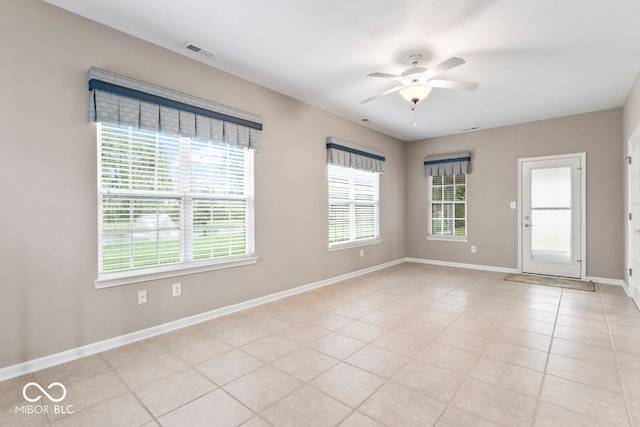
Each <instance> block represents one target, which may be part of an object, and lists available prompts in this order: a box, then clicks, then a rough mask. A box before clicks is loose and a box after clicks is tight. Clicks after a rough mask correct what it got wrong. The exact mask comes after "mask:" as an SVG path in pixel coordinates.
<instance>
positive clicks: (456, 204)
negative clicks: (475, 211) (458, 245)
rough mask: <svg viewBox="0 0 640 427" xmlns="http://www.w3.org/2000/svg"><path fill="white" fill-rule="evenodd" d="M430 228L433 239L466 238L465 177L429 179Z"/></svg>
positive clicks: (447, 176)
mask: <svg viewBox="0 0 640 427" xmlns="http://www.w3.org/2000/svg"><path fill="white" fill-rule="evenodd" d="M430 199H431V201H430V204H431V227H430V231H429V234H430V235H431V236H434V237H444V238H451V239H456V238H457V239H461V238H465V237H466V236H467V175H465V174H459V175H436V176H433V177H431V198H430Z"/></svg>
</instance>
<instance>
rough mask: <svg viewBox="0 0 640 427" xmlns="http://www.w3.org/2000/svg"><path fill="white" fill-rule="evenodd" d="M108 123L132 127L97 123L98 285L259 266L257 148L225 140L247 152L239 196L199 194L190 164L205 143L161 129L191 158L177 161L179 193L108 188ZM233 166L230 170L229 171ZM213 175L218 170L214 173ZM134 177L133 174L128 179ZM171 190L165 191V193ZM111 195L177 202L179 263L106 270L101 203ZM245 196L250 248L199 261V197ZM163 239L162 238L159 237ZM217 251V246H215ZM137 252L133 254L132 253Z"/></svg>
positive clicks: (246, 242) (209, 199) (181, 154)
mask: <svg viewBox="0 0 640 427" xmlns="http://www.w3.org/2000/svg"><path fill="white" fill-rule="evenodd" d="M104 126H109V127H113V128H119V129H123V128H127V126H120V125H114V124H102V123H97V125H96V137H97V208H98V212H97V214H98V215H97V223H98V236H97V238H98V242H97V243H98V277H97V279H96V280H95V286H96V288H105V287H111V286H120V285H126V284H130V283H137V282H142V281H148V280H155V279H162V278H168V277H175V276H181V275H184V274H192V273H197V272H203V271H210V270H218V269H223V268H231V267H237V266H242V265H249V264H255V263H256V262H257V260H258V258H257V257H255V256H254V255H255V219H254V203H255V194H254V186H255V179H254V171H255V167H254V151H253V150H251V149H247V148H242V147H234V146H229V145H226V144H220V146H221V147H222V146H224V145H226V147H225V149H226V150H227V153H229V150H233V149H236V148H237V149H240V150H244V153H243V157H242V159H243V163H242V167H243V168H244V169H245V176H244V180H245V182H244V183H243V188H244V189H245V191H244V194H242V195H240V196H238V195H233V196H232V195H229V194H221V195H214V194H213V193H206V192H204V193H198V192H195V191H194V189H195V188H191V186H192V176H191V174H190V168H191V167H192V166H193V165H195V164H196V161H192V159H191V150H192V149H193V147H195V146H196V145H197V144H198V143H200V141H194V140H192V139H190V138H184V137H178V136H167V135H163V134H160V133H158V132H156V133H155V138H156V139H158V138H173V139H175V140H177V141H178V142H177V144H178V147H179V148H178V150H179V154H178V158H179V159H188V161H186V162H184V161H182V160H178V163H179V166H178V170H179V173H178V176H179V182H177V183H176V184H177V186H178V187H179V189H178V191H166V190H165V191H161V190H158V189H154V190H148V191H144V190H130V189H114V188H110V187H108V186H106V187H105V186H103V179H102V176H101V175H102V159H101V157H102V151H103V148H102V136H101V132H102V128H103V127H104ZM128 131H129V132H130V134H131V133H132V132H136V133H146V132H148V134H149V135H153V134H154V133H153V132H150V131H143V130H138V129H132V128H131V127H128ZM227 170H228V169H227ZM211 173H213V172H211ZM129 176H130V175H127V177H129ZM127 179H130V178H127ZM165 193H166V194H165ZM110 197H121V198H122V199H123V200H126V198H128V197H130V198H132V199H131V200H133V198H134V197H135V198H140V199H141V200H150V201H152V200H153V201H155V200H158V199H160V198H162V197H168V198H170V199H171V200H176V201H178V204H179V211H180V221H179V222H180V224H178V225H177V227H179V229H180V230H181V231H180V233H179V236H180V240H179V245H180V251H179V253H180V255H179V258H180V259H179V261H177V262H171V263H158V264H154V265H150V266H142V267H134V266H131V267H129V268H127V269H116V270H114V271H105V270H104V266H103V262H104V260H103V249H104V246H105V245H104V227H103V211H102V205H103V200H106V199H109V198H110ZM232 199H233V200H242V201H245V203H246V204H245V208H244V210H243V212H244V223H245V226H244V233H245V239H244V246H245V250H244V253H242V254H237V255H227V256H219V257H216V256H211V257H209V258H205V259H194V255H193V249H194V242H193V239H194V236H195V231H196V230H195V229H196V228H197V226H196V225H195V219H194V217H193V215H194V200H205V201H207V202H210V203H215V202H216V201H229V200H232ZM128 233H129V234H131V236H132V237H131V238H132V239H133V238H134V237H133V235H134V234H135V232H134V230H133V229H132V228H131V229H129V231H128ZM156 242H158V240H156ZM133 244H134V243H129V245H131V246H130V247H129V250H132V248H133V246H132V245H133ZM212 250H213V249H212ZM130 256H133V255H130Z"/></svg>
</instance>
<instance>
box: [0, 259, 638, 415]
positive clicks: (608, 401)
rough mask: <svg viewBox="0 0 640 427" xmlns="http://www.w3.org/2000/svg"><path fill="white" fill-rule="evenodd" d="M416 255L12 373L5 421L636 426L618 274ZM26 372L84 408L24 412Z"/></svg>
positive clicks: (633, 368) (634, 351) (633, 376)
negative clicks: (512, 276) (572, 282)
mask: <svg viewBox="0 0 640 427" xmlns="http://www.w3.org/2000/svg"><path fill="white" fill-rule="evenodd" d="M504 276H505V275H504V274H500V273H491V272H482V271H472V270H462V269H454V268H445V267H437V266H428V265H421V264H412V263H405V264H401V265H398V266H395V267H391V268H388V269H385V270H381V271H377V272H375V273H371V274H368V275H366V276H362V277H358V278H355V279H351V280H347V281H344V282H341V283H338V284H335V285H331V286H327V287H324V288H320V289H317V290H314V291H311V292H307V293H304V294H299V295H296V296H293V297H289V298H286V299H282V300H279V301H276V302H273V303H270V304H266V305H262V306H260V307H256V308H253V309H250V310H246V311H243V312H239V313H235V314H232V315H229V316H225V317H221V318H217V319H214V320H211V321H208V322H205V323H201V324H198V325H195V326H191V327H188V328H185V329H182V330H178V331H175V332H171V333H167V334H164V335H162V336H158V337H155V338H152V339H148V340H145V341H142V342H138V343H135V344H131V345H127V346H124V347H120V348H117V349H113V350H110V351H107V352H104V353H101V354H97V355H93V356H90V357H86V358H84V359H80V360H77V361H74V362H70V363H67V364H64V365H60V366H56V367H53V368H50V369H46V370H43V371H40V372H35V373H34V374H32V375H26V376H23V377H20V378H16V379H13V380H9V381H5V382H3V383H0V425H9V426H20V425H28V426H40V425H50V426H55V427H58V426H83V427H86V426H100V427H104V426H118V427H121V426H158V425H162V426H189V427H192V426H227V425H228V426H236V425H243V426H269V425H272V426H336V425H341V426H364V427H366V426H393V427H396V426H414V425H415V426H431V425H437V426H442V427H446V426H474V427H476V426H566V427H569V426H630V425H634V424H635V425H637V426H640V312H638V310H637V308H636V307H635V305H634V303H633V302H632V301H631V299H629V298H628V297H627V296H626V295H625V294H624V291H623V290H622V288H620V287H615V286H606V285H598V286H597V288H598V289H597V292H594V293H590V292H582V291H572V290H566V289H558V288H549V287H540V286H533V285H526V284H519V283H513V282H505V281H503V277H504ZM30 381H36V382H38V383H40V384H50V383H51V382H54V381H59V382H61V383H63V384H65V385H66V387H67V390H68V395H67V397H66V398H65V400H64V403H65V404H66V405H69V404H72V405H73V412H74V413H73V414H71V415H69V414H46V415H45V414H43V415H26V414H16V413H15V406H16V405H21V404H24V403H25V402H24V398H23V397H22V388H23V386H24V385H25V384H26V383H27V382H30Z"/></svg>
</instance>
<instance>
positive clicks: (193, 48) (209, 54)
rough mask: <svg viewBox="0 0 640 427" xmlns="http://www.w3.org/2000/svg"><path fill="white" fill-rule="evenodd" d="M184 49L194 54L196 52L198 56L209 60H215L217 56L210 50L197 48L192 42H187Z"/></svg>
mask: <svg viewBox="0 0 640 427" xmlns="http://www.w3.org/2000/svg"><path fill="white" fill-rule="evenodd" d="M182 47H183V48H184V49H188V50H190V51H192V52H195V53H197V54H200V55H203V56H206V57H207V58H213V57H214V56H216V55H217V54H216V53H214V52H211V51H210V50H207V49H205V48H203V47H200V46H197V45H195V44H193V43H191V42H187V43H185V44H184V46H182Z"/></svg>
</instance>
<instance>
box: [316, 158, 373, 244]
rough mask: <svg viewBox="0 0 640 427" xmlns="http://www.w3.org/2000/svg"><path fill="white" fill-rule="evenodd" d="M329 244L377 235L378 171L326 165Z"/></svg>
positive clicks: (355, 241) (358, 241) (350, 242)
mask: <svg viewBox="0 0 640 427" xmlns="http://www.w3.org/2000/svg"><path fill="white" fill-rule="evenodd" d="M328 168H329V170H328V174H329V247H330V248H331V247H339V246H341V245H349V244H358V243H364V242H368V241H375V240H377V239H379V228H380V227H379V208H380V203H379V190H378V186H379V174H378V173H376V172H369V171H364V170H359V169H353V168H349V167H343V166H338V165H333V164H329V165H328Z"/></svg>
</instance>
